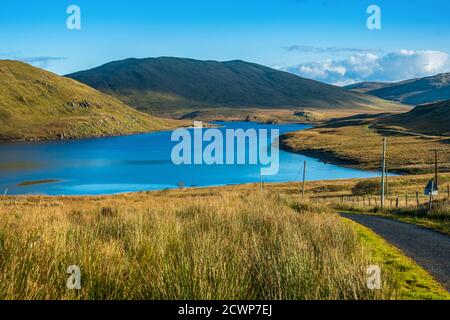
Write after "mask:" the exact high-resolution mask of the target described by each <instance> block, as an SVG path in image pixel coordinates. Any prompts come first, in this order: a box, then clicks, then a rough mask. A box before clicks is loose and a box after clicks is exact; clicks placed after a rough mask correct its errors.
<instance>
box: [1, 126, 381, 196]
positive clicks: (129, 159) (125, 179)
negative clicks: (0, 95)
mask: <svg viewBox="0 0 450 320" xmlns="http://www.w3.org/2000/svg"><path fill="white" fill-rule="evenodd" d="M220 125H221V128H220V130H225V129H226V128H242V129H244V130H245V129H249V128H255V129H279V130H280V134H283V133H287V132H291V131H298V130H304V129H306V128H308V127H309V126H307V125H303V124H280V125H263V124H256V123H249V122H223V123H220ZM175 144H176V142H171V132H170V131H166V132H157V133H148V134H138V135H132V136H121V137H108V138H97V139H83V140H72V141H53V142H38V143H7V144H0V193H1V194H3V193H4V192H5V191H7V193H8V194H48V195H98V194H115V193H122V192H134V191H143V190H161V189H168V188H177V187H178V186H179V185H180V183H182V184H183V185H185V186H186V187H204V186H218V185H229V184H241V183H251V182H259V181H260V166H259V165H249V164H247V165H211V166H209V165H179V166H177V165H174V164H173V163H172V161H171V152H172V148H173V146H174V145H175ZM304 160H307V163H308V170H307V180H325V179H326V180H332V179H344V178H365V177H374V176H378V175H379V173H377V172H368V171H361V170H354V169H349V168H343V167H339V166H335V165H330V164H325V163H322V162H320V161H319V160H316V159H313V158H309V157H305V156H302V155H298V154H293V153H288V152H284V151H280V170H279V172H278V174H276V175H274V176H266V177H264V181H265V182H288V181H299V180H300V179H301V178H302V170H303V161H304ZM53 179H54V180H58V182H54V183H45V184H37V185H30V186H18V184H20V183H22V182H25V181H35V180H53Z"/></svg>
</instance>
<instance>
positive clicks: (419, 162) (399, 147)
mask: <svg viewBox="0 0 450 320" xmlns="http://www.w3.org/2000/svg"><path fill="white" fill-rule="evenodd" d="M358 121H359V120H358ZM358 121H357V120H355V121H350V122H348V123H347V122H340V123H335V124H330V125H325V126H319V127H316V128H313V129H309V130H305V131H300V132H295V133H290V134H287V135H285V136H284V137H283V139H282V143H281V145H282V147H283V148H284V149H287V150H290V151H294V152H299V153H303V154H306V155H312V156H314V157H317V158H319V159H321V160H324V161H326V162H331V163H337V164H341V165H345V166H349V167H354V168H359V169H366V170H377V169H380V166H381V149H382V139H383V136H385V135H387V137H388V150H387V169H388V170H389V171H390V172H397V173H412V174H417V173H426V172H431V171H432V170H433V169H434V167H433V163H434V153H433V152H432V150H433V149H438V150H439V164H440V168H441V170H442V171H450V143H449V141H450V140H449V138H448V137H447V138H445V137H432V136H423V135H411V134H407V133H400V132H394V131H389V132H386V131H379V130H375V129H374V128H372V127H371V126H370V121H368V123H367V122H365V120H364V121H363V123H362V124H361V123H357V122H358Z"/></svg>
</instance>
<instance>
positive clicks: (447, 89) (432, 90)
mask: <svg viewBox="0 0 450 320" xmlns="http://www.w3.org/2000/svg"><path fill="white" fill-rule="evenodd" d="M345 88H346V89H348V90H350V91H353V92H364V93H366V94H370V95H373V96H376V97H378V98H382V99H386V100H391V101H396V102H400V103H404V104H409V105H419V104H426V103H433V102H438V101H444V100H449V99H450V73H442V74H438V75H435V76H431V77H425V78H418V79H411V80H406V81H401V82H397V83H380V82H362V83H357V84H353V85H350V86H347V87H345Z"/></svg>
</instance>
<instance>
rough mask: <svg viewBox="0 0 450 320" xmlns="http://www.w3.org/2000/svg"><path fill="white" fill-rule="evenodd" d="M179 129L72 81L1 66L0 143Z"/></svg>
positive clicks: (26, 68) (1, 63)
mask: <svg viewBox="0 0 450 320" xmlns="http://www.w3.org/2000/svg"><path fill="white" fill-rule="evenodd" d="M183 125H185V123H184V122H180V121H175V120H168V119H162V118H156V117H151V116H149V115H147V114H144V113H141V112H138V111H136V110H134V109H132V108H130V107H128V106H126V105H125V104H123V103H122V102H120V101H119V100H116V99H114V98H112V97H110V96H107V95H105V94H102V93H100V92H99V91H97V90H94V89H92V88H90V87H88V86H86V85H83V84H81V83H79V82H76V81H75V80H72V79H68V78H64V77H60V76H57V75H56V74H53V73H50V72H47V71H44V70H41V69H38V68H35V67H32V66H30V65H27V64H25V63H22V62H18V61H5V60H2V61H0V141H2V140H4V141H9V140H47V139H73V138H86V137H97V136H111V135H122V134H132V133H139V132H148V131H154V130H166V129H171V128H175V127H179V126H183Z"/></svg>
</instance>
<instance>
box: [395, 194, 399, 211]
mask: <svg viewBox="0 0 450 320" xmlns="http://www.w3.org/2000/svg"><path fill="white" fill-rule="evenodd" d="M398 205H399V203H398V196H397V200H396V201H395V207H396V208H397V209H398Z"/></svg>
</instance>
